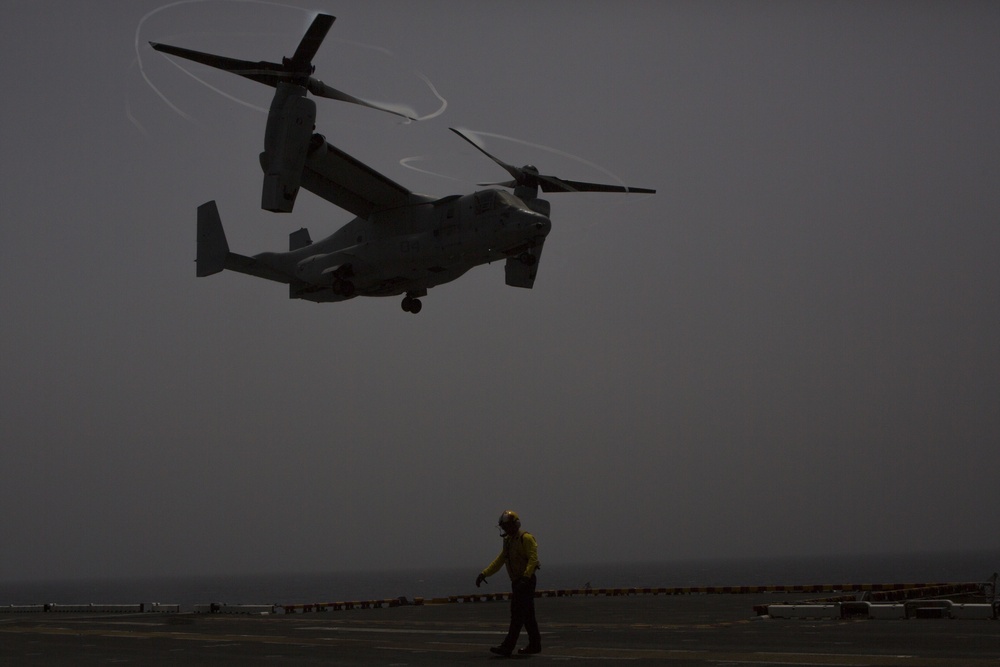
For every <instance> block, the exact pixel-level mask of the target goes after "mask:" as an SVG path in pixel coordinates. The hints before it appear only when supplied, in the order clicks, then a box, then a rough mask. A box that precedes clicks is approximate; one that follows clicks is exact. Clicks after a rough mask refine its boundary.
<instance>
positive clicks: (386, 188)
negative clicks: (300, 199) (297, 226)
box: [302, 142, 430, 218]
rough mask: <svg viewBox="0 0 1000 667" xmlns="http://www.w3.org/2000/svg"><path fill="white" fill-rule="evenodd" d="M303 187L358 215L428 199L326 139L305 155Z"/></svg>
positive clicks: (366, 215) (361, 216)
mask: <svg viewBox="0 0 1000 667" xmlns="http://www.w3.org/2000/svg"><path fill="white" fill-rule="evenodd" d="M302 187H304V188H305V189H306V190H309V191H310V192H312V193H314V194H316V195H319V196H320V197H322V198H323V199H325V200H327V201H328V202H330V203H332V204H336V205H337V206H339V207H340V208H342V209H345V210H347V211H350V212H351V213H353V214H354V215H356V216H358V217H360V218H368V217H369V216H370V215H371V214H372V213H376V212H378V211H384V210H387V209H392V208H399V207H401V206H407V205H410V204H415V203H421V202H424V201H430V199H429V198H428V197H424V196H422V195H415V194H413V193H412V192H410V191H409V190H407V189H406V188H405V187H403V186H402V185H400V184H399V183H396V182H395V181H392V180H391V179H389V178H387V177H385V176H383V175H382V174H380V173H378V172H377V171H375V170H374V169H372V168H371V167H369V166H368V165H366V164H364V163H362V162H360V161H359V160H357V159H355V158H353V157H351V156H350V155H348V154H347V153H345V152H344V151H342V150H340V149H339V148H337V147H336V146H332V145H330V144H329V143H327V142H323V145H322V146H320V147H319V148H318V149H316V150H314V151H312V152H311V153H310V154H309V156H308V157H307V158H306V164H305V168H304V169H303V172H302Z"/></svg>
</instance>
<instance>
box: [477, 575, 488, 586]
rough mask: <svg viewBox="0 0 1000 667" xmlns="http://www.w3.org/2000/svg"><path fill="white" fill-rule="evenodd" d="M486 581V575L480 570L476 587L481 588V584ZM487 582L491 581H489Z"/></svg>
mask: <svg viewBox="0 0 1000 667" xmlns="http://www.w3.org/2000/svg"><path fill="white" fill-rule="evenodd" d="M484 581H486V576H485V575H484V574H483V573H482V572H480V573H479V576H478V577H476V588H479V585H480V584H481V583H483V582H484ZM486 583H489V582H488V581H487V582H486Z"/></svg>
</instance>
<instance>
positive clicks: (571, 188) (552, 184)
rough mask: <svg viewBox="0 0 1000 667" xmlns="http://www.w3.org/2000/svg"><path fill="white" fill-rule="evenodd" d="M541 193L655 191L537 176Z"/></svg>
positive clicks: (654, 191)
mask: <svg viewBox="0 0 1000 667" xmlns="http://www.w3.org/2000/svg"><path fill="white" fill-rule="evenodd" d="M538 181H539V186H540V187H541V188H542V192H628V193H636V194H639V193H641V194H655V193H656V190H650V189H649V188H630V187H628V186H626V185H605V184H603V183H585V182H583V181H570V180H567V179H564V178H557V177H555V176H545V175H543V174H539V175H538Z"/></svg>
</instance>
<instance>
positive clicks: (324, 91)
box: [308, 77, 416, 120]
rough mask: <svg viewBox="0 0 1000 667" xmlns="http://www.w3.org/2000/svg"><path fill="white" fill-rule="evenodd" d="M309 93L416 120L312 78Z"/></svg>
mask: <svg viewBox="0 0 1000 667" xmlns="http://www.w3.org/2000/svg"><path fill="white" fill-rule="evenodd" d="M308 88H309V92H310V93H312V94H313V95H315V96H316V97H325V98H327V99H330V100H339V101H340V102H349V103H350V104H359V105H361V106H363V107H368V108H369V109H377V110H378V111H386V112H388V113H391V114H395V115H397V116H402V117H403V118H407V119H409V120H416V118H413V117H412V116H407V115H406V114H404V113H402V112H400V111H397V110H396V109H393V108H391V107H385V106H380V105H379V104H376V103H375V102H367V101H365V100H363V99H361V98H359V97H354V96H353V95H348V94H347V93H344V92H341V91H339V90H337V89H336V88H331V87H330V86H328V85H326V84H325V83H323V82H322V81H318V80H316V79H313V78H311V77H310V79H309V85H308Z"/></svg>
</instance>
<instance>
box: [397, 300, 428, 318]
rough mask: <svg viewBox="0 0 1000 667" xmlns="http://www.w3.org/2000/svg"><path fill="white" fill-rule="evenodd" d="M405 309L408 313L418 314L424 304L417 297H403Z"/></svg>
mask: <svg viewBox="0 0 1000 667" xmlns="http://www.w3.org/2000/svg"><path fill="white" fill-rule="evenodd" d="M402 305H403V310H405V311H406V312H408V313H413V314H414V315H416V314H417V313H419V312H420V309H421V308H423V307H424V304H422V303H420V299H415V298H413V297H412V296H406V297H403V304H402Z"/></svg>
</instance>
